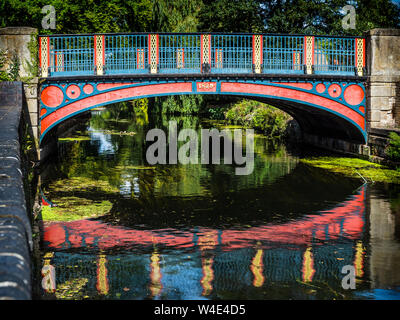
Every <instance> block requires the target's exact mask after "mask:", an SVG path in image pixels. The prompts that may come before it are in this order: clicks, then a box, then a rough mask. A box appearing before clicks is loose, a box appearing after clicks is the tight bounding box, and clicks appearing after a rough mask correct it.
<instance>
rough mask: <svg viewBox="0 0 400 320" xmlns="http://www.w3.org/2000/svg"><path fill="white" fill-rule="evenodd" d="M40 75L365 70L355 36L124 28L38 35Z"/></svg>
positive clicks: (360, 41)
mask: <svg viewBox="0 0 400 320" xmlns="http://www.w3.org/2000/svg"><path fill="white" fill-rule="evenodd" d="M39 45H40V50H39V51H40V52H39V55H40V58H39V60H40V67H41V76H42V77H43V78H47V77H60V76H78V75H86V76H92V75H99V76H102V75H120V74H185V73H186V74H204V73H214V74H253V73H254V74H283V75H287V74H321V75H342V76H360V77H361V76H364V75H365V39H364V38H356V37H332V36H303V35H267V34H216V33H211V34H199V33H159V34H144V33H128V34H127V33H124V34H82V35H51V36H40V38H39Z"/></svg>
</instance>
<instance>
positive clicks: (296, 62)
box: [293, 51, 301, 70]
mask: <svg viewBox="0 0 400 320" xmlns="http://www.w3.org/2000/svg"><path fill="white" fill-rule="evenodd" d="M293 70H301V52H297V51H293Z"/></svg>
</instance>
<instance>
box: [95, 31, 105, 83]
mask: <svg viewBox="0 0 400 320" xmlns="http://www.w3.org/2000/svg"><path fill="white" fill-rule="evenodd" d="M104 53H105V41H104V35H95V36H94V65H95V73H96V75H98V76H101V75H103V74H104V65H105V54H104Z"/></svg>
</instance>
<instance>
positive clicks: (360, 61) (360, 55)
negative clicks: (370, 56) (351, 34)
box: [354, 38, 365, 77]
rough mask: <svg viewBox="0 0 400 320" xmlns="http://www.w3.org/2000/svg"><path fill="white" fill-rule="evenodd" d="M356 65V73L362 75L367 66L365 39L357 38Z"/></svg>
mask: <svg viewBox="0 0 400 320" xmlns="http://www.w3.org/2000/svg"><path fill="white" fill-rule="evenodd" d="M355 42H356V43H355V59H354V62H355V67H356V75H358V76H359V77H362V76H363V75H364V68H365V39H360V38H357V39H355Z"/></svg>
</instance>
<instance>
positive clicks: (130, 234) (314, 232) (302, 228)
mask: <svg viewBox="0 0 400 320" xmlns="http://www.w3.org/2000/svg"><path fill="white" fill-rule="evenodd" d="M364 199H365V191H364V190H362V191H361V192H360V193H359V194H358V195H355V196H353V197H352V199H351V200H348V201H345V202H343V203H342V204H341V205H339V206H337V207H335V208H333V209H331V210H327V211H324V212H321V213H320V214H318V215H308V216H306V217H305V218H303V219H301V220H298V221H294V222H288V223H285V224H281V225H273V224H267V225H265V226H259V227H254V228H249V229H246V230H223V231H221V232H220V243H219V245H220V246H221V247H222V249H223V250H232V249H238V248H243V247H248V245H249V244H253V243H254V241H255V240H258V241H268V242H276V243H289V244H293V245H308V244H310V242H311V241H312V239H313V238H314V239H315V238H317V239H320V240H324V239H326V235H327V234H328V235H329V238H330V239H337V238H338V237H340V235H341V233H342V232H343V234H344V236H345V237H346V238H350V239H358V238H359V237H360V235H361V233H362V231H363V227H364V220H363V215H364V212H365V201H364ZM66 229H67V231H68V239H66ZM202 234H213V235H215V237H214V238H215V241H214V242H215V244H217V243H218V236H217V234H218V232H217V230H214V229H207V228H202V229H199V230H198V231H197V232H196V234H195V233H192V232H180V231H179V232H178V231H177V230H174V229H160V230H135V229H128V228H124V227H117V226H111V225H108V224H106V223H103V222H101V221H93V220H79V221H73V222H53V223H48V224H47V225H46V226H45V229H44V241H46V242H48V246H49V247H52V248H63V246H64V245H66V244H67V243H68V244H69V245H68V246H70V247H72V248H79V247H81V246H82V240H83V239H84V240H85V244H86V245H89V246H91V245H97V247H98V248H99V249H107V248H112V247H118V246H127V245H131V244H140V245H143V246H151V245H153V244H154V243H156V244H160V245H162V246H171V247H174V248H190V247H194V246H195V245H196V244H195V240H194V239H195V236H196V235H197V236H198V235H202ZM197 245H199V246H201V245H202V244H201V243H197ZM206 245H209V243H206Z"/></svg>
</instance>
